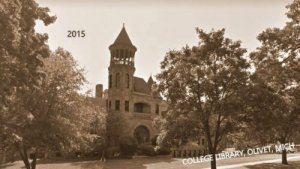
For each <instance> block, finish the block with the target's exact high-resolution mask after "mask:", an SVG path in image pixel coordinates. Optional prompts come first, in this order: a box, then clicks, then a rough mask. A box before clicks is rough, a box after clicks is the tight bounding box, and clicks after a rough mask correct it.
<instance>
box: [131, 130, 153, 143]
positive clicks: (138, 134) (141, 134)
mask: <svg viewBox="0 0 300 169" xmlns="http://www.w3.org/2000/svg"><path fill="white" fill-rule="evenodd" d="M134 137H135V138H136V139H137V141H138V143H139V144H143V143H146V142H149V141H150V132H149V130H148V128H147V127H145V126H142V125H141V126H138V127H137V128H136V129H135V130H134Z"/></svg>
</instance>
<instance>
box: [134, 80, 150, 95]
mask: <svg viewBox="0 0 300 169" xmlns="http://www.w3.org/2000/svg"><path fill="white" fill-rule="evenodd" d="M133 82H134V86H133V89H134V91H135V92H139V93H144V94H151V88H150V86H149V85H148V84H147V83H146V82H145V80H144V79H143V78H139V77H134V79H133Z"/></svg>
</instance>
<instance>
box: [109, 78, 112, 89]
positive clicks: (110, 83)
mask: <svg viewBox="0 0 300 169" xmlns="http://www.w3.org/2000/svg"><path fill="white" fill-rule="evenodd" d="M108 81H109V82H108V83H109V88H111V87H112V75H109V79H108Z"/></svg>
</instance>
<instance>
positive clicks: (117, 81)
mask: <svg viewBox="0 0 300 169" xmlns="http://www.w3.org/2000/svg"><path fill="white" fill-rule="evenodd" d="M116 87H117V88H119V87H120V73H117V74H116Z"/></svg>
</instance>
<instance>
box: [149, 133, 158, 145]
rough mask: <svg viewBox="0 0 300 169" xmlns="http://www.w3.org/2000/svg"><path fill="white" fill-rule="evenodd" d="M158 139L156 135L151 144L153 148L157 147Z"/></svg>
mask: <svg viewBox="0 0 300 169" xmlns="http://www.w3.org/2000/svg"><path fill="white" fill-rule="evenodd" d="M157 138H158V135H155V136H154V137H152V138H151V144H152V145H153V146H157Z"/></svg>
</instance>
